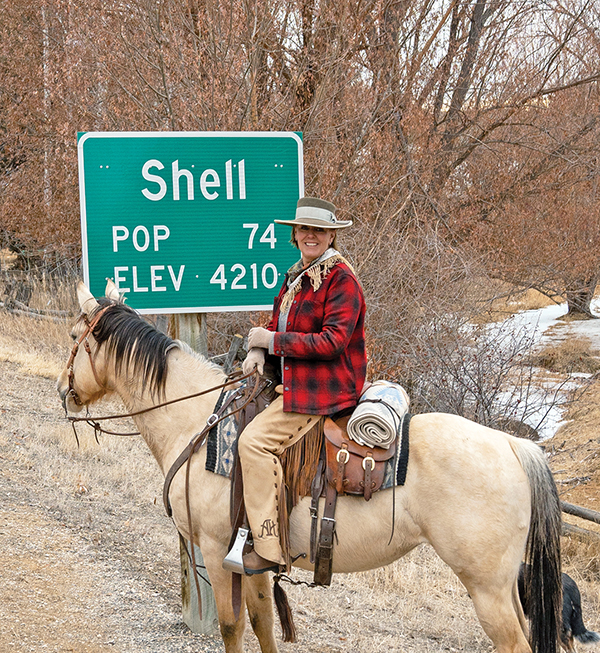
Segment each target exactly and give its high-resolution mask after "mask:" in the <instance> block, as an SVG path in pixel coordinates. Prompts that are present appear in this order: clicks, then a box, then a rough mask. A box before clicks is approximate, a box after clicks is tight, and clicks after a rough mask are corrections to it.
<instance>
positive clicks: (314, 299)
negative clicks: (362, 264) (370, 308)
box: [268, 263, 367, 415]
mask: <svg viewBox="0 0 600 653" xmlns="http://www.w3.org/2000/svg"><path fill="white" fill-rule="evenodd" d="M286 290H287V278H286V280H285V281H284V283H283V286H282V287H281V290H280V291H279V295H278V296H277V297H276V299H275V304H274V307H273V317H272V318H271V322H270V323H269V326H268V328H269V330H270V331H275V332H276V333H275V337H274V341H273V350H274V353H275V355H276V356H283V357H284V361H283V409H284V411H286V412H296V413H307V414H309V415H332V414H333V413H337V412H338V411H340V410H343V409H344V408H350V407H352V406H355V405H356V404H357V403H358V397H359V396H360V392H361V390H362V387H363V384H364V382H365V377H366V373H367V354H366V351H365V332H364V321H365V308H366V307H365V299H364V296H363V292H362V288H361V287H360V284H359V283H358V280H357V279H356V277H355V276H354V274H353V273H352V271H351V270H350V268H348V266H347V265H345V264H343V263H338V264H337V265H336V266H334V267H333V268H332V269H331V270H330V271H329V273H328V274H327V276H326V277H325V279H324V280H323V282H322V284H321V287H320V288H319V289H318V290H317V291H316V292H315V291H314V290H313V288H312V285H311V283H310V279H308V278H307V276H306V275H305V276H304V277H303V279H302V285H301V289H300V291H299V292H298V294H297V295H296V297H295V298H294V301H293V303H292V306H291V308H290V312H289V315H288V318H287V326H286V331H279V332H277V323H278V319H279V307H280V305H281V300H282V299H283V296H284V295H285V292H286Z"/></svg>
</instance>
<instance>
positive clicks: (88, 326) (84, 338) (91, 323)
mask: <svg viewBox="0 0 600 653" xmlns="http://www.w3.org/2000/svg"><path fill="white" fill-rule="evenodd" d="M111 306H113V304H109V305H108V306H105V307H104V308H101V309H100V310H99V311H98V312H97V313H96V314H95V315H94V317H93V318H92V319H91V320H88V319H87V316H84V318H83V319H84V321H85V329H84V330H83V333H82V334H81V335H80V336H79V338H77V340H76V341H75V344H74V345H73V349H71V355H70V356H69V360H68V361H67V370H68V390H67V394H66V395H65V399H66V397H71V399H72V400H73V403H74V404H75V405H76V406H84V405H85V404H84V403H83V402H82V401H81V399H80V398H79V395H78V394H77V391H76V390H75V386H74V385H73V380H74V378H75V372H74V370H73V365H74V363H75V357H76V356H77V352H78V351H79V347H80V345H81V343H82V342H83V348H84V349H85V351H86V352H87V355H88V357H89V359H90V366H91V368H92V373H93V374H94V379H96V383H97V384H98V385H99V386H100V387H101V388H103V387H104V384H103V383H102V382H101V381H100V379H99V378H98V372H97V371H96V365H95V364H94V358H93V357H92V350H91V348H90V342H89V340H88V336H89V335H90V334H91V333H92V332H93V330H94V329H95V328H96V325H97V324H98V322H99V321H100V318H101V317H102V316H103V315H104V313H106V311H107V310H108V309H109V308H111Z"/></svg>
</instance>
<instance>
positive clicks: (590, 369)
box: [530, 338, 600, 374]
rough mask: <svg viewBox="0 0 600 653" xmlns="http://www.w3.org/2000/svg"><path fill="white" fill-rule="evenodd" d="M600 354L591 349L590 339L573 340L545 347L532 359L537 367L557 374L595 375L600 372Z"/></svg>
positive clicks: (532, 362)
mask: <svg viewBox="0 0 600 653" xmlns="http://www.w3.org/2000/svg"><path fill="white" fill-rule="evenodd" d="M599 356H600V352H598V351H597V350H592V349H591V342H590V340H589V339H588V338H573V339H571V340H565V341H563V342H558V343H556V344H554V345H552V346H549V347H545V348H544V349H543V350H542V351H540V352H538V353H536V354H535V355H533V356H531V357H530V362H531V364H532V365H534V366H536V367H543V368H544V369H546V370H549V371H550V372H556V373H565V374H573V373H577V372H579V373H585V374H595V373H596V372H598V371H600V358H599Z"/></svg>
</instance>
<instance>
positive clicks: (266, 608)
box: [244, 574, 277, 653]
mask: <svg viewBox="0 0 600 653" xmlns="http://www.w3.org/2000/svg"><path fill="white" fill-rule="evenodd" d="M244 580H245V585H246V588H245V589H246V605H247V607H248V615H249V616H250V623H251V624H252V629H253V630H254V633H255V634H256V636H257V637H258V641H259V642H260V650H261V651H262V653H277V643H276V641H275V632H274V629H273V625H274V624H273V622H274V616H273V615H274V612H273V607H274V606H273V592H272V590H271V579H270V578H269V574H258V575H256V576H249V577H247V578H245V579H244Z"/></svg>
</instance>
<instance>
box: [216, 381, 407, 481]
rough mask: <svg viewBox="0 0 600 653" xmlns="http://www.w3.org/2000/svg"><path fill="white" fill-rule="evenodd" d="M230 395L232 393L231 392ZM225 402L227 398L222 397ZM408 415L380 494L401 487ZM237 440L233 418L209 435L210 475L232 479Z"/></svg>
mask: <svg viewBox="0 0 600 653" xmlns="http://www.w3.org/2000/svg"><path fill="white" fill-rule="evenodd" d="M230 392H235V390H231V391H230ZM225 400H227V397H225ZM409 422H410V415H409V414H408V413H407V414H406V415H405V416H404V417H403V419H402V424H401V438H400V440H401V441H400V442H399V443H398V444H399V447H398V452H397V453H396V455H395V456H394V457H393V458H391V459H390V460H388V461H387V462H386V467H385V476H384V479H383V484H382V485H381V489H382V490H386V489H388V488H390V487H393V486H394V485H404V480H405V478H406V469H407V464H408V447H409V442H408V425H409ZM236 438H237V420H236V419H235V415H228V416H227V417H226V418H225V419H224V420H222V421H221V422H219V423H218V424H216V425H215V426H214V427H213V428H212V429H211V430H210V432H209V434H208V438H207V441H206V465H205V468H206V470H207V471H209V472H213V473H214V474H219V476H226V477H227V478H231V472H232V470H233V462H234V456H235V447H236Z"/></svg>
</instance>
